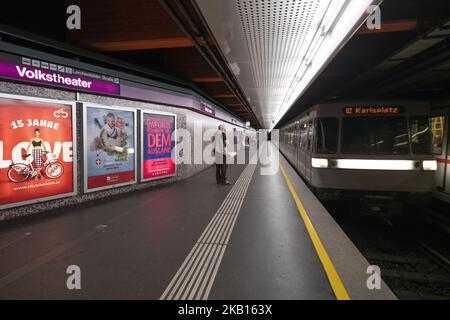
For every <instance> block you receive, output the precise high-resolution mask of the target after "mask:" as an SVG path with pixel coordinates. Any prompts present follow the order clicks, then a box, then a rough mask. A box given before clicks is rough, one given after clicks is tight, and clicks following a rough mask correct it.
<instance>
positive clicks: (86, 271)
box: [0, 148, 394, 300]
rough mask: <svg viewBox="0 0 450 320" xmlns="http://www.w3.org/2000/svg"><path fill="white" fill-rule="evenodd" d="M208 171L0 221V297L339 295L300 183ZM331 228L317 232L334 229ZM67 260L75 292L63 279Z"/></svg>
mask: <svg viewBox="0 0 450 320" xmlns="http://www.w3.org/2000/svg"><path fill="white" fill-rule="evenodd" d="M273 150H274V151H273V152H274V153H277V152H278V151H277V150H276V149H275V148H274V149H273ZM280 159H281V160H282V163H283V166H284V167H288V166H289V165H288V164H287V163H286V162H285V160H283V159H282V156H280ZM214 170H215V168H214V167H212V168H209V169H207V170H205V171H203V172H201V173H199V174H197V175H195V176H193V177H191V178H190V179H188V180H186V181H182V182H179V183H176V184H173V185H170V186H166V187H160V188H156V189H150V190H148V191H145V192H139V193H134V194H131V195H129V196H127V197H125V198H120V199H114V200H105V201H102V202H96V203H95V204H93V205H90V206H86V207H85V208H81V209H80V208H73V209H67V210H66V211H65V212H64V214H58V215H51V216H49V217H43V218H42V219H40V218H38V219H33V220H32V221H30V222H25V223H22V224H18V225H13V226H7V227H4V228H2V229H0V256H1V259H0V299H25V298H26V299H227V300H229V299H336V297H338V298H339V295H338V294H336V289H335V288H333V287H332V285H331V283H332V280H331V281H330V274H329V272H328V273H327V272H326V269H325V268H324V262H323V257H322V258H319V255H318V253H317V252H318V251H317V248H316V247H315V244H314V243H313V241H312V240H311V239H312V238H311V232H310V230H307V228H306V226H305V222H304V220H303V219H302V218H301V215H300V214H299V207H298V203H296V201H295V199H294V197H293V195H292V190H291V189H290V188H289V186H288V183H287V180H286V177H285V176H284V175H288V176H289V178H288V179H291V180H293V179H297V180H295V181H296V182H295V184H299V183H301V181H300V179H299V178H298V176H296V174H295V173H293V171H292V168H289V171H288V170H286V169H285V172H284V174H283V172H282V171H280V170H277V173H276V174H274V175H261V165H260V164H258V165H254V164H246V165H230V166H229V170H228V176H229V180H230V181H232V182H233V185H231V186H220V185H216V183H215V171H214ZM291 188H297V186H295V185H294V186H291ZM305 199H306V200H308V197H305ZM322 209H323V208H322ZM322 209H321V210H322ZM317 219H318V218H317V217H316V220H315V221H314V223H317V224H320V222H317V221H319V220H320V219H319V220H317ZM316 226H317V225H316ZM318 227H319V228H318V229H317V230H320V226H318ZM333 228H335V229H336V230H334V229H333ZM333 228H331V229H330V227H327V231H326V232H327V235H326V236H325V237H324V238H327V237H332V233H333V232H338V233H341V232H342V231H341V230H340V229H339V228H338V227H336V226H334V227H333ZM330 233H331V235H330ZM319 235H320V233H319ZM344 246H345V244H344ZM339 250H341V251H340V252H339V257H340V258H336V260H337V262H338V263H339V261H341V262H342V261H343V262H342V264H343V265H344V266H345V263H346V262H345V261H346V260H345V257H342V252H344V253H345V250H344V251H342V248H341V249H339ZM352 250H353V249H352ZM355 250H356V249H355ZM352 252H353V251H352ZM352 254H353V253H352ZM354 254H356V255H357V254H358V253H357V252H356V253H354ZM357 258H358V259H359V257H357ZM349 259H350V258H349ZM352 259H353V258H352ZM358 263H359V262H356V264H358ZM363 263H364V261H363ZM69 265H77V266H79V267H80V268H81V286H82V289H81V290H68V289H67V287H66V280H67V278H68V277H69V275H68V274H67V273H66V269H67V267H68V266H69ZM352 265H353V263H352ZM336 269H338V271H339V267H337V268H336ZM341 270H342V268H341ZM345 270H347V269H345ZM328 271H329V270H328ZM345 272H349V271H348V270H347V271H343V273H345ZM343 281H344V286H346V287H350V288H349V289H348V290H349V293H352V292H356V294H355V297H356V298H368V299H370V298H376V297H377V296H376V295H375V296H373V294H372V293H371V292H369V293H367V295H366V296H365V295H364V294H365V293H362V294H360V291H361V290H360V289H356V290H353V291H352V289H351V287H352V286H356V287H361V285H362V284H357V285H354V284H353V283H352V281H360V280H359V278H358V277H355V276H353V275H350V276H349V277H346V276H345V275H344V277H343ZM358 290H359V291H358ZM362 291H364V290H362ZM358 292H359V293H358ZM389 292H390V291H389V290H387V292H384V294H381V295H379V296H378V298H394V297H393V295H392V296H391V294H390V293H389Z"/></svg>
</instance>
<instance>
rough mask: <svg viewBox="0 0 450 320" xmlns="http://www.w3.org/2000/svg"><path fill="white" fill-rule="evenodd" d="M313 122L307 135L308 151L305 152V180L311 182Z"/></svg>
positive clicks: (309, 125)
mask: <svg viewBox="0 0 450 320" xmlns="http://www.w3.org/2000/svg"><path fill="white" fill-rule="evenodd" d="M313 132H314V124H313V121H309V122H308V131H307V134H306V150H305V178H306V179H307V180H308V181H311V170H312V168H311V158H312V156H311V155H312V144H313Z"/></svg>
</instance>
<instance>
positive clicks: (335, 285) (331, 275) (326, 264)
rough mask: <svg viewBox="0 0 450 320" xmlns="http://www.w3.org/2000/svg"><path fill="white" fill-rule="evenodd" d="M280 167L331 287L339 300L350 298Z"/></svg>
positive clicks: (284, 172)
mask: <svg viewBox="0 0 450 320" xmlns="http://www.w3.org/2000/svg"><path fill="white" fill-rule="evenodd" d="M280 169H281V172H282V173H283V176H284V179H285V180H286V183H287V185H288V187H289V190H290V191H291V194H292V197H293V198H294V200H295V204H296V205H297V209H298V211H299V212H300V216H301V217H302V219H303V222H304V223H305V226H306V230H308V233H309V236H310V237H311V240H312V242H313V244H314V247H315V248H316V251H317V254H318V255H319V259H320V261H321V262H322V265H323V268H324V269H325V273H326V274H327V277H328V281H330V284H331V288H332V289H333V291H334V294H335V295H336V298H337V299H338V300H350V297H349V296H348V294H347V291H346V290H345V287H344V285H343V283H342V281H341V278H340V277H339V275H338V273H337V272H336V269H335V268H334V265H333V262H331V259H330V257H329V256H328V253H327V252H326V250H325V248H324V246H323V244H322V241H320V238H319V235H318V234H317V232H316V229H314V226H313V224H312V222H311V220H310V219H309V216H308V214H307V213H306V210H305V207H303V204H302V202H301V201H300V198H299V197H298V195H297V192H296V191H295V189H294V186H293V185H292V183H291V181H290V180H289V177H288V176H287V174H286V171H284V168H283V166H282V165H281V163H280Z"/></svg>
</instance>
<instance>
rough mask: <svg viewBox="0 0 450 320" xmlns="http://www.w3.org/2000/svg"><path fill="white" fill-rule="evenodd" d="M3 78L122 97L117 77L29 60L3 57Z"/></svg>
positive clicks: (0, 69)
mask: <svg viewBox="0 0 450 320" xmlns="http://www.w3.org/2000/svg"><path fill="white" fill-rule="evenodd" d="M0 78H5V79H10V80H18V81H23V82H30V83H35V84H42V85H45V86H51V87H60V88H65V89H69V90H75V91H87V92H95V93H104V94H108V95H119V94H120V84H119V79H117V78H113V77H109V76H105V75H100V74H95V73H91V72H87V71H83V70H79V69H75V68H72V67H67V66H62V65H58V64H54V63H50V62H46V61H40V60H35V59H30V58H20V57H14V56H11V59H3V58H2V57H0Z"/></svg>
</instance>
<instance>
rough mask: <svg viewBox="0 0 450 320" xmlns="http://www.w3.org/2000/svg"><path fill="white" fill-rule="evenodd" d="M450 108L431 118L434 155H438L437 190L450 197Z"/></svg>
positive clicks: (438, 111) (437, 111)
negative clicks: (449, 122) (449, 123)
mask: <svg viewBox="0 0 450 320" xmlns="http://www.w3.org/2000/svg"><path fill="white" fill-rule="evenodd" d="M449 116H450V108H447V109H437V110H434V111H433V113H432V117H431V130H432V133H433V135H432V137H433V141H432V143H433V153H434V154H435V155H436V160H437V171H436V188H437V191H438V192H440V193H442V192H443V193H446V194H448V195H450V166H449V161H450V146H449V139H450V136H449V125H448V121H449V120H448V119H449Z"/></svg>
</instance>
